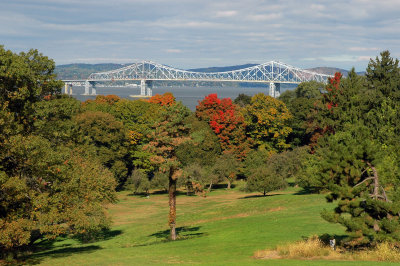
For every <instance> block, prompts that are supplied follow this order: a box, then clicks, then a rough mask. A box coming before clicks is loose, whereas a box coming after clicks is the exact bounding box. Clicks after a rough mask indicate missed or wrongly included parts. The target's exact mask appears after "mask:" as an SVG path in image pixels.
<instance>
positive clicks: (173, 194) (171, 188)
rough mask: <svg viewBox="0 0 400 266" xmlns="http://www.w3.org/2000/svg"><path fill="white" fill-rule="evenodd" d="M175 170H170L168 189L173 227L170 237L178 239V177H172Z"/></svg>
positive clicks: (170, 219)
mask: <svg viewBox="0 0 400 266" xmlns="http://www.w3.org/2000/svg"><path fill="white" fill-rule="evenodd" d="M172 175H173V171H172V170H171V171H170V174H169V189H168V196H169V217H168V224H169V227H170V228H171V233H170V237H171V240H175V239H176V223H175V222H176V179H174V178H173V177H172Z"/></svg>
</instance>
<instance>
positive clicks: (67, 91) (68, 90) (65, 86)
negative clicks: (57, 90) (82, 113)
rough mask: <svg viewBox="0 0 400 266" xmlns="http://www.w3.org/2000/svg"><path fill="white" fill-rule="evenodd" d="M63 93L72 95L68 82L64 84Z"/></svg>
mask: <svg viewBox="0 0 400 266" xmlns="http://www.w3.org/2000/svg"><path fill="white" fill-rule="evenodd" d="M64 94H67V95H72V84H70V83H65V84H64Z"/></svg>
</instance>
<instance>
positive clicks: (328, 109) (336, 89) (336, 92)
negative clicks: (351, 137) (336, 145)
mask: <svg viewBox="0 0 400 266" xmlns="http://www.w3.org/2000/svg"><path fill="white" fill-rule="evenodd" d="M341 79H342V74H341V73H340V72H336V73H335V76H334V77H333V78H329V83H328V84H327V85H326V87H325V89H326V93H325V94H324V95H323V98H322V99H321V100H318V101H317V102H315V103H314V110H313V112H312V114H311V115H310V116H309V121H308V129H307V130H308V132H310V133H312V136H311V139H310V141H311V143H310V146H311V148H312V151H313V150H314V147H315V145H316V144H317V142H318V139H319V138H320V137H322V136H324V135H325V134H326V133H328V134H334V133H335V129H336V127H337V124H338V123H339V121H340V120H341V119H340V106H339V102H340V100H341V99H340V98H341V96H342V94H343V91H342V88H341V86H340V83H341Z"/></svg>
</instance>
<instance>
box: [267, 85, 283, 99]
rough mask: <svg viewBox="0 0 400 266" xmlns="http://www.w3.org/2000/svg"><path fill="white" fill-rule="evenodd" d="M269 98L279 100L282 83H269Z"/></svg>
mask: <svg viewBox="0 0 400 266" xmlns="http://www.w3.org/2000/svg"><path fill="white" fill-rule="evenodd" d="M268 95H269V96H271V97H274V98H278V97H279V96H280V95H281V84H280V83H273V82H271V83H269V93H268Z"/></svg>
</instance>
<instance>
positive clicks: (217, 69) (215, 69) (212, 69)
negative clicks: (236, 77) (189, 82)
mask: <svg viewBox="0 0 400 266" xmlns="http://www.w3.org/2000/svg"><path fill="white" fill-rule="evenodd" d="M256 65H257V64H245V65H236V66H225V67H206V68H194V69H188V71H194V72H225V71H234V70H238V69H242V68H247V67H253V66H256Z"/></svg>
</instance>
